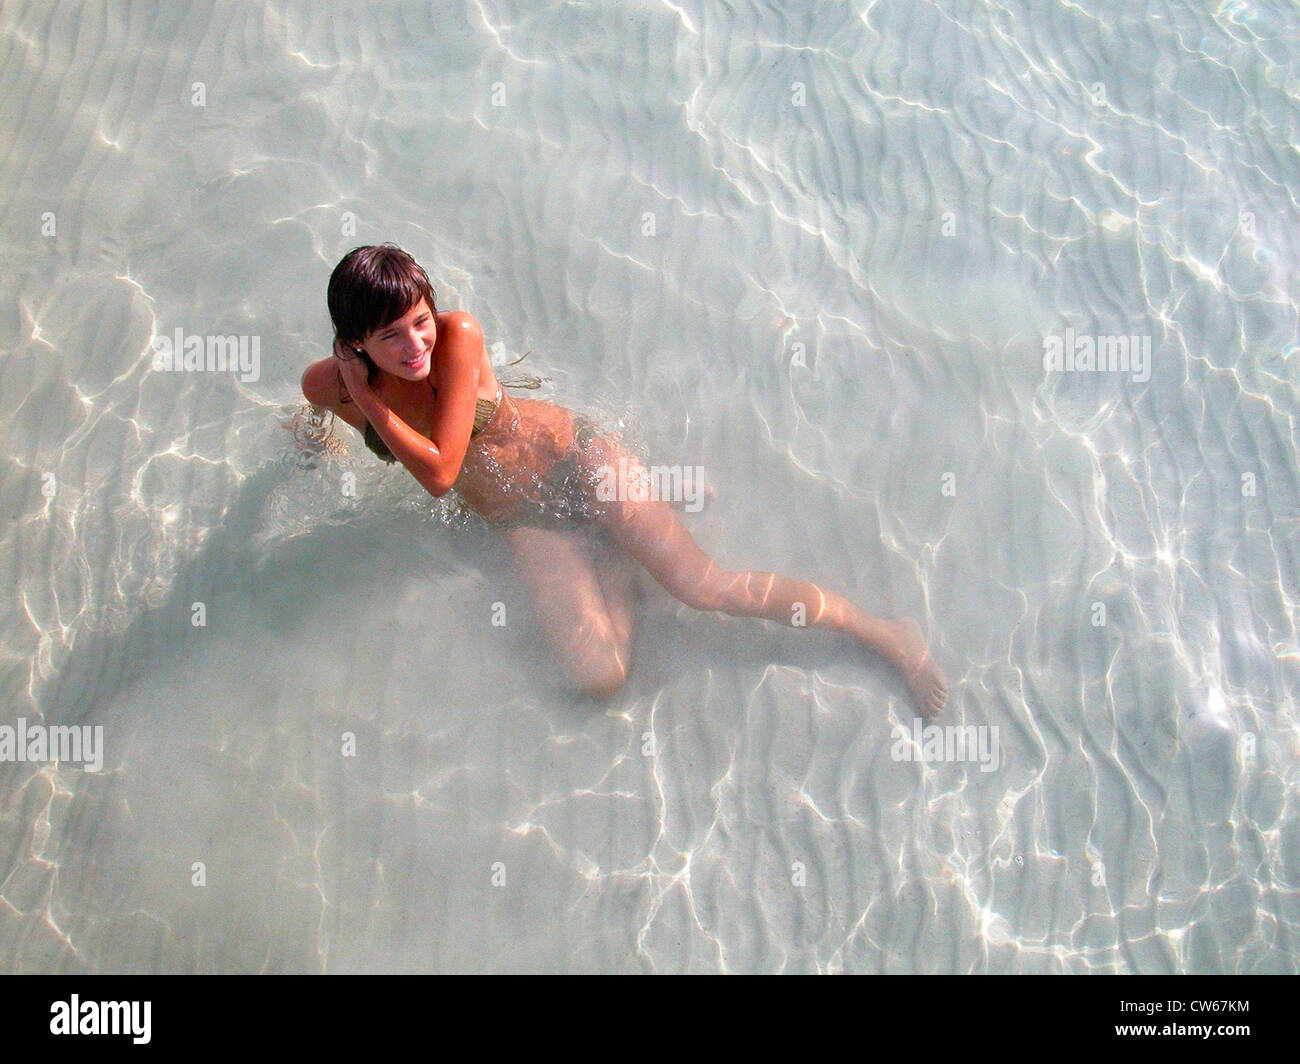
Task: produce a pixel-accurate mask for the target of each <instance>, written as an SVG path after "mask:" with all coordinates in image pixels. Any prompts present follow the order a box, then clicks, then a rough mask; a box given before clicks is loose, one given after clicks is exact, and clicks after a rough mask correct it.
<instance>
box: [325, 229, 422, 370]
mask: <svg viewBox="0 0 1300 1064" xmlns="http://www.w3.org/2000/svg"><path fill="white" fill-rule="evenodd" d="M421 299H425V300H427V301H428V303H429V311H430V312H431V313H432V314H434V315H436V314H437V313H438V305H437V303H436V301H435V299H434V294H433V286H432V285H431V284H430V283H429V275H428V274H427V273H425V272H424V270H423V268H422V267H421V266H420V264H419V263H418V262H416V261H415V259H413V258H411V256H410V255H408V254H407V253H406V252H405V251H403V250H402V249H401V248H399V247H398V246H397V245H396V244H370V245H367V246H365V247H359V248H353V249H352V250H351V251H349V252H348V253H347V254H346V255H344V256H343V258H342V259H341V260H340V261H339V264H338V265H337V266H335V267H334V272H333V273H332V274H330V283H329V291H328V293H327V294H326V300H327V302H328V303H329V310H330V321H332V322H333V323H334V335H335V336H336V337H337V338H338V339H340V340H342V341H343V343H345V344H346V345H347V346H348V347H350V348H352V349H353V350H354V351H356V353H357V357H358V358H360V359H361V361H362V362H364V363H365V364H366V368H367V369H368V370H369V373H370V380H371V381H372V382H373V381H374V379H375V376H376V374H378V372H379V367H378V366H376V365H375V363H374V361H373V360H372V359H371V358H370V356H369V355H367V354H366V353H365V352H364V351H362V350H360V347H361V343H362V341H364V340H365V338H366V337H367V336H369V335H370V334H371V333H372V332H374V331H375V330H376V329H381V328H383V327H384V326H385V325H388V324H389V323H391V322H394V321H396V320H397V319H398V318H400V317H401V316H402V315H403V314H405V313H406V312H407V311H408V310H410V309H411V308H412V307H413V306H415V304H416V303H418V302H419V301H420V300H421Z"/></svg>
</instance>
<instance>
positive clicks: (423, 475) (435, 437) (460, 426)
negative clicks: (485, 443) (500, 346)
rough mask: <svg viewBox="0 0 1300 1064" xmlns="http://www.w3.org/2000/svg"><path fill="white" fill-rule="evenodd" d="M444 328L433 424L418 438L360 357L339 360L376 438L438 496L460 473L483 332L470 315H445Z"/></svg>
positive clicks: (437, 349) (435, 370)
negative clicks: (374, 385) (379, 389)
mask: <svg viewBox="0 0 1300 1064" xmlns="http://www.w3.org/2000/svg"><path fill="white" fill-rule="evenodd" d="M444 328H445V332H444V333H443V335H440V336H439V337H438V341H437V343H436V344H435V345H434V351H433V366H432V367H431V368H430V372H431V373H432V374H433V375H434V377H435V378H436V379H437V381H438V394H437V397H436V399H435V400H434V404H433V428H432V429H431V430H430V431H429V438H427V439H426V438H425V437H424V436H421V435H420V434H419V433H418V432H416V431H415V429H413V428H411V426H410V425H408V424H407V423H406V422H405V421H403V420H402V419H401V418H400V417H398V416H397V415H396V414H395V413H393V411H392V409H391V408H390V407H389V406H388V405H387V404H386V403H385V402H384V401H383V399H382V398H380V397H379V396H378V395H377V394H376V393H375V392H374V391H373V390H372V389H371V387H370V385H369V383H368V382H367V379H366V368H365V366H364V365H363V364H362V362H361V360H360V359H356V358H353V359H340V360H339V361H340V368H341V372H342V374H343V380H344V383H345V384H346V385H347V389H348V391H349V392H350V393H351V395H352V398H353V400H354V401H355V403H356V405H357V406H358V407H359V408H360V409H361V412H362V413H363V414H364V415H365V416H366V420H367V421H369V422H370V424H372V425H374V426H375V431H376V432H378V433H379V437H380V439H382V440H383V441H384V443H386V444H387V445H388V449H389V450H390V451H392V452H393V457H395V458H396V459H397V460H398V461H399V462H401V463H402V465H404V466H405V467H406V469H407V471H408V472H410V474H411V475H412V476H413V477H415V479H416V481H417V482H419V484H420V486H421V487H423V488H424V489H425V491H427V492H428V493H429V494H430V495H433V496H435V497H436V496H442V495H445V494H446V493H447V492H448V491H450V490H451V488H452V485H453V484H455V483H456V479H457V478H458V477H459V476H460V467H461V464H462V463H463V462H464V461H465V452H466V450H467V449H468V448H469V437H470V431H471V429H473V427H474V405H475V399H476V398H477V396H478V375H479V365H480V358H481V356H482V353H483V332H482V330H481V329H480V328H479V325H478V322H477V321H475V320H474V318H473V316H472V315H470V314H466V313H464V312H459V311H458V312H456V313H454V314H449V315H448V316H447V321H446V323H445V325H444Z"/></svg>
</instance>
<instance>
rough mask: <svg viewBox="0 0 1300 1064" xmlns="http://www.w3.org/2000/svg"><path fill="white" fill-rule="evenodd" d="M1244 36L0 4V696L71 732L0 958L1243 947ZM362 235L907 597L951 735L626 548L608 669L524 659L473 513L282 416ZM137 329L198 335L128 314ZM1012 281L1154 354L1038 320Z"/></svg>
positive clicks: (192, 962)
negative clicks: (84, 731) (1092, 353)
mask: <svg viewBox="0 0 1300 1064" xmlns="http://www.w3.org/2000/svg"><path fill="white" fill-rule="evenodd" d="M1298 43H1300V42H1298V41H1297V33H1296V21H1295V17H1294V11H1293V10H1292V9H1291V8H1290V6H1289V5H1288V4H1285V3H1282V2H1277V3H1247V2H1242V0H1233V2H1224V3H1218V4H1216V3H1213V2H1210V3H1205V4H1201V3H1160V2H1151V3H1144V4H1136V5H1135V4H1129V3H1122V2H1120V0H1081V2H1079V3H1061V4H1057V3H1050V4H1048V3H1038V2H1037V0H1033V2H1030V0H1021V2H1014V0H1005V2H991V0H969V2H962V0H941V2H938V3H918V2H914V0H858V2H850V3H830V2H825V3H799V4H794V3H789V4H786V3H763V4H754V3H750V2H739V3H722V2H718V0H696V2H691V0H682V2H680V3H669V2H667V0H662V2H653V0H645V2H628V3H614V2H595V3H546V4H535V3H530V2H524V0H518V2H514V3H507V2H496V0H471V2H469V3H465V4H461V3H446V4H443V3H440V4H429V3H384V4H370V3H357V4H330V5H328V6H326V5H319V4H313V3H307V2H301V3H285V2H281V3H267V4H262V5H253V4H242V3H204V2H197V3H194V4H184V5H178V4H166V3H147V2H139V3H128V2H112V3H104V4H101V3H76V2H69V3H59V4H57V5H52V4H48V3H44V2H33V3H25V2H12V0H10V2H4V3H0V197H2V199H0V249H2V251H3V254H0V289H2V291H3V295H2V296H0V379H2V380H3V387H0V433H2V434H3V442H4V454H5V460H4V462H3V465H2V466H0V504H2V508H0V515H2V520H0V537H2V539H3V543H2V544H0V578H3V580H4V581H5V583H6V585H7V586H10V587H11V588H12V592H13V593H12V594H11V595H8V596H6V598H5V601H4V609H3V611H0V654H2V655H3V669H2V670H0V685H2V688H3V692H2V693H3V699H2V701H0V714H3V716H2V717H0V725H2V726H6V727H17V725H18V721H19V720H20V719H21V720H23V721H24V722H25V724H26V725H59V724H61V725H72V724H76V725H88V726H93V727H102V728H103V733H102V734H103V756H104V765H103V769H102V771H99V772H90V771H85V770H84V769H83V767H82V766H80V765H78V764H75V763H69V762H67V761H65V762H63V763H48V762H46V763H38V764H32V763H28V762H25V761H10V762H7V763H3V764H0V970H5V971H11V972H114V971H140V972H145V971H154V972H243V971H268V972H315V971H324V972H371V971H446V970H456V971H463V970H469V971H554V970H559V971H602V972H606V971H618V972H622V971H655V972H689V971H702V972H708V971H724V970H725V971H736V972H776V971H829V972H834V971H852V972H1089V971H1095V972H1148V973H1149V972H1295V971H1297V969H1298V968H1300V962H1298V960H1297V957H1298V954H1300V949H1298V944H1297V938H1296V936H1297V930H1298V924H1300V894H1298V890H1300V816H1298V815H1297V814H1298V812H1300V810H1298V808H1297V806H1298V798H1297V786H1296V785H1297V776H1298V772H1297V761H1298V759H1300V721H1298V719H1297V709H1298V707H1297V695H1296V692H1297V682H1296V681H1297V672H1298V666H1300V641H1298V639H1297V596H1298V595H1300V566H1298V565H1297V547H1296V544H1297V532H1300V477H1298V476H1297V427H1296V411H1297V409H1298V404H1297V397H1296V393H1297V387H1298V384H1300V370H1298V369H1297V364H1298V363H1297V358H1296V352H1297V347H1296V345H1297V342H1298V341H1297V302H1296V296H1295V290H1294V286H1293V284H1292V283H1291V281H1292V278H1293V277H1294V276H1295V275H1296V268H1297V265H1298V264H1300V227H1298V226H1297V224H1296V223H1297V190H1298V189H1300V158H1298V157H1297V151H1296V147H1295V145H1296V144H1297V143H1300V108H1298V107H1297V100H1298V99H1300V68H1298V66H1297V45H1298ZM381 240H393V241H396V242H398V243H400V244H402V245H403V246H405V247H406V248H408V249H409V250H410V251H411V252H412V253H413V254H415V256H416V257H417V258H418V259H419V260H420V261H421V262H422V263H423V264H424V265H425V267H426V268H427V269H428V271H429V273H430V275H431V276H432V278H433V279H434V284H435V287H436V289H437V292H438V298H439V304H440V307H442V308H443V309H450V308H455V307H461V308H464V309H467V310H470V311H471V312H472V313H474V314H475V315H476V316H477V317H478V318H479V320H480V321H481V322H482V323H483V327H484V331H485V333H486V335H487V337H488V340H489V343H490V344H492V345H495V346H494V348H493V349H494V352H495V356H494V357H496V358H497V359H498V360H499V361H500V362H502V363H505V362H508V361H512V360H513V359H515V358H517V357H518V356H519V355H520V354H523V353H524V352H526V351H530V352H531V354H530V355H529V358H528V359H527V360H526V361H525V362H524V363H523V364H522V365H521V366H520V367H518V368H519V369H523V370H526V371H528V372H532V373H536V374H538V375H541V376H543V377H546V378H548V380H547V381H546V383H545V384H544V386H543V388H542V389H541V390H540V391H539V392H536V393H523V394H525V395H534V396H539V397H543V398H551V399H554V400H555V401H557V402H561V403H564V404H566V405H570V406H573V407H575V408H578V409H582V410H585V411H588V412H593V413H596V414H598V415H600V416H602V417H605V418H609V419H611V420H615V421H618V420H621V421H622V422H623V424H624V427H625V429H626V431H627V432H628V434H629V437H630V438H633V439H635V440H636V441H638V443H639V444H641V445H642V446H644V448H645V449H646V450H647V452H648V453H649V454H651V455H652V456H654V457H655V458H656V459H657V460H658V461H660V462H663V463H670V464H683V465H688V464H689V465H699V466H702V467H703V468H704V470H705V474H706V479H707V480H708V482H709V483H710V484H711V485H712V486H713V487H714V489H715V491H716V493H717V498H716V499H715V500H714V501H713V502H711V503H709V504H708V505H707V506H706V507H705V508H704V510H703V511H702V512H700V513H698V514H686V515H684V518H683V519H684V520H685V521H686V523H687V524H688V526H689V527H690V529H691V531H692V533H693V534H694V535H695V537H696V539H697V540H698V541H699V542H700V543H701V544H702V545H703V546H704V547H705V548H706V549H707V550H709V551H710V552H711V553H713V554H715V555H716V556H717V558H718V559H719V560H720V561H721V562H722V564H724V565H726V566H728V567H730V568H737V567H754V568H759V569H777V570H780V571H783V572H787V573H791V574H793V575H796V576H801V577H806V578H809V579H815V580H819V581H821V582H824V583H826V584H827V585H829V586H831V587H834V588H836V589H839V590H841V591H843V592H845V593H846V594H849V595H850V596H851V597H853V598H854V599H855V600H856V601H858V602H860V603H861V604H862V605H864V606H865V607H867V608H869V609H871V610H873V611H874V612H878V613H882V614H886V615H890V614H900V613H910V614H912V615H914V616H916V617H918V618H920V619H921V621H922V623H923V624H924V625H925V626H926V628H927V629H928V631H929V632H930V633H931V636H932V640H933V645H934V648H935V652H936V654H937V655H938V657H939V660H940V661H941V663H942V665H943V666H944V668H945V670H946V671H947V673H948V676H949V680H950V681H951V684H952V688H953V693H952V697H951V701H950V704H949V707H948V709H947V710H946V711H945V714H944V716H943V717H942V718H941V720H940V723H941V724H946V725H963V726H971V727H973V728H976V729H986V730H985V731H982V732H979V733H978V734H981V735H983V736H986V737H989V736H992V734H993V733H992V729H993V728H995V727H996V728H997V735H996V744H995V745H996V750H997V763H996V767H995V768H993V770H991V771H983V770H982V768H981V766H980V765H978V764H976V763H973V762H972V761H970V760H965V761H958V760H951V759H950V760H934V759H932V760H929V761H922V762H918V761H917V760H916V759H915V758H910V757H905V756H904V755H910V754H915V753H919V752H922V751H921V750H920V749H919V748H918V747H917V746H916V745H915V743H914V742H913V741H912V740H909V739H904V738H901V737H902V736H904V735H909V736H914V732H913V731H912V729H913V721H914V718H913V715H912V709H911V706H910V703H909V701H908V699H907V693H906V690H905V688H904V687H903V685H902V683H901V682H900V681H899V679H898V678H897V677H896V676H895V675H894V674H893V673H892V671H891V670H890V669H889V668H888V667H887V666H885V665H884V664H883V663H881V662H879V661H876V660H874V659H871V658H869V657H866V656H864V655H863V654H861V653H858V652H856V651H854V650H853V649H852V648H851V647H848V646H846V645H845V644H843V643H842V642H840V641H838V640H836V639H833V638H830V637H826V636H823V635H821V634H819V633H813V634H808V633H803V632H797V631H792V630H786V629H781V628H778V627H776V626H774V625H768V624H763V623H759V622H752V621H741V620H735V619H731V618H727V617H723V616H719V615H712V614H700V613H695V612H693V611H691V610H689V609H687V608H685V607H683V606H680V605H678V604H677V603H676V602H674V601H673V600H672V599H670V598H669V597H668V596H666V595H665V594H664V593H663V592H662V591H660V590H659V589H657V588H656V587H654V586H653V585H652V584H651V583H650V582H649V581H648V580H647V581H646V598H645V601H644V603H643V606H642V609H641V614H640V618H639V623H640V627H639V631H638V634H637V637H636V642H635V646H634V671H633V674H632V677H631V679H630V681H629V683H628V685H627V687H626V689H625V690H624V691H623V692H622V693H620V694H619V695H618V696H617V697H616V698H614V699H613V700H612V701H611V702H610V703H609V704H608V705H607V706H601V705H597V704H595V703H590V702H583V701H581V700H575V699H574V698H572V697H571V696H569V695H568V694H566V692H565V691H564V689H563V688H562V686H561V685H560V682H559V678H558V676H557V674H556V670H555V668H554V666H553V665H552V664H551V662H550V660H549V658H548V655H547V652H546V650H545V648H544V647H543V646H542V645H541V643H540V640H539V637H538V635H537V633H536V631H535V629H534V627H533V625H532V623H531V621H530V619H529V614H528V606H527V603H526V600H525V598H524V596H523V592H522V589H521V588H520V586H519V584H518V582H517V580H516V579H515V578H514V576H513V575H512V573H511V571H510V565H509V559H508V556H507V554H506V552H505V549H504V547H503V545H502V543H501V542H500V540H499V538H497V537H495V536H494V535H493V533H491V532H490V531H489V530H487V529H486V528H485V527H484V526H483V525H482V524H481V523H479V522H477V521H476V520H475V519H473V518H469V517H466V516H465V515H464V514H463V513H461V512H460V511H459V510H458V509H457V507H456V506H455V504H454V501H452V499H451V497H450V496H449V497H448V498H447V499H445V500H441V501H437V500H433V499H431V498H429V497H428V496H425V495H423V493H422V492H421V490H420V489H419V488H418V487H417V486H415V485H414V483H413V482H411V481H410V478H409V477H408V476H406V475H405V474H404V473H403V472H402V471H401V470H400V468H390V467H388V466H384V465H382V464H381V463H379V462H378V461H377V460H375V459H374V458H373V457H372V456H370V455H369V453H368V452H366V451H365V450H364V448H362V447H361V445H360V442H359V439H358V438H357V437H356V436H355V434H351V433H350V430H347V429H346V428H343V429H341V431H343V432H347V433H348V434H349V435H348V436H347V437H346V442H347V451H348V453H347V454H341V455H328V456H324V457H320V458H310V456H309V458H310V460H305V459H304V458H303V456H302V455H300V454H299V453H298V452H297V451H296V449H295V445H294V439H293V436H292V434H291V433H289V432H288V431H286V430H285V428H284V427H283V423H284V422H285V421H286V420H287V419H288V418H289V417H290V415H291V414H292V413H293V411H294V409H295V408H296V406H297V404H298V400H299V394H298V390H297V389H298V378H299V376H300V374H301V372H302V370H303V368H304V367H305V366H306V364H307V363H308V362H309V361H311V360H312V359H315V358H319V357H323V355H324V354H326V353H327V352H328V341H329V325H328V318H327V315H326V311H325V299H324V293H325V283H326V280H327V278H328V275H329V271H330V269H331V268H332V267H333V265H334V263H335V262H336V261H337V260H338V259H339V258H340V257H341V256H342V254H343V253H344V252H345V251H346V250H348V249H349V248H350V247H352V246H355V245H357V244H361V243H372V242H377V241H381ZM178 329H180V330H182V334H183V335H186V336H211V335H220V336H228V335H230V336H245V337H248V338H250V340H251V338H256V340H257V343H258V350H259V355H260V365H259V372H258V373H257V375H256V377H255V379H250V380H241V379H239V378H238V377H237V376H235V375H232V374H230V373H208V372H189V373H186V372H182V373H166V372H161V371H156V370H155V369H154V368H153V364H152V358H153V354H154V347H153V344H152V341H153V339H154V337H156V336H157V337H171V336H174V335H175V332H176V330H178ZM1067 330H1073V333H1071V334H1069V335H1072V336H1080V335H1084V336H1088V337H1092V338H1094V339H1096V340H1098V342H1100V340H1099V339H1098V338H1102V337H1114V336H1134V337H1138V338H1139V343H1138V350H1141V349H1142V346H1141V338H1143V337H1145V338H1147V342H1148V343H1149V352H1150V359H1149V365H1147V366H1146V367H1145V368H1146V370H1148V371H1149V372H1136V371H1134V369H1133V367H1130V371H1129V372H1127V373H1126V372H1095V371H1093V372H1088V371H1085V370H1080V369H1077V368H1076V369H1074V370H1062V371H1056V370H1054V369H1049V368H1048V367H1046V366H1045V364H1044V352H1045V345H1047V344H1049V343H1050V338H1051V337H1060V338H1064V337H1066V336H1067ZM348 490H350V491H351V494H348ZM196 604H200V605H201V609H196ZM498 604H500V605H498ZM502 613H504V619H505V624H503V625H494V624H493V623H492V620H493V617H494V616H496V617H500V616H502ZM200 614H201V616H200ZM196 619H197V620H202V621H203V623H202V624H201V625H197V624H196V623H195V621H196ZM971 734H976V733H971ZM200 881H201V882H202V885H198V884H199V882H200Z"/></svg>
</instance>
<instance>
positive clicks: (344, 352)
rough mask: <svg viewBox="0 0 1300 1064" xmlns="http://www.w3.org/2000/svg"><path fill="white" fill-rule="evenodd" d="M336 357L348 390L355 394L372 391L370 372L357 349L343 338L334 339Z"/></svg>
mask: <svg viewBox="0 0 1300 1064" xmlns="http://www.w3.org/2000/svg"><path fill="white" fill-rule="evenodd" d="M334 357H335V358H337V359H338V362H339V373H340V375H341V376H342V377H343V383H344V385H345V386H346V387H347V390H348V392H349V393H350V394H351V395H353V396H357V395H365V394H366V393H368V392H369V391H370V372H369V370H367V369H366V364H365V363H364V362H362V361H361V358H360V357H359V356H358V355H357V353H356V351H355V350H353V349H352V348H350V347H349V346H348V345H347V344H345V343H344V342H343V341H342V340H338V339H336V340H335V341H334Z"/></svg>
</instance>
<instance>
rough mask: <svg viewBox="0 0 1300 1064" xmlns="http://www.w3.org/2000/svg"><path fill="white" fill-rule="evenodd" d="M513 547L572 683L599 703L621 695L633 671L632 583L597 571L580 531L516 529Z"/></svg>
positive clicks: (619, 574)
mask: <svg viewBox="0 0 1300 1064" xmlns="http://www.w3.org/2000/svg"><path fill="white" fill-rule="evenodd" d="M506 540H507V542H508V543H509V544H510V548H511V550H512V551H513V553H514V556H515V561H516V563H517V565H518V568H519V573H520V576H521V578H522V579H523V582H524V584H525V586H526V587H527V588H528V590H529V594H530V597H531V599H532V604H533V609H534V612H535V614H536V616H537V621H538V624H540V625H541V628H542V634H543V635H544V636H545V637H546V641H547V643H548V644H550V646H551V647H552V649H553V650H554V651H555V653H556V656H557V657H558V658H559V661H560V665H561V668H562V669H563V670H564V674H565V677H566V679H567V680H568V681H569V683H570V684H572V685H573V687H574V688H576V689H577V690H579V691H581V692H582V693H583V694H586V695H590V696H591V697H593V698H608V697H610V696H611V695H614V694H615V693H617V692H618V691H619V689H620V688H622V686H623V684H624V683H625V682H626V680H627V674H628V669H629V667H630V665H631V656H630V649H631V642H632V624H633V599H632V595H631V593H630V586H631V585H630V582H629V580H628V577H627V575H626V574H625V573H624V572H623V571H622V570H621V569H620V568H619V567H617V566H615V567H613V568H612V569H609V570H608V571H605V570H606V569H607V567H606V566H604V565H600V566H598V565H597V559H596V558H595V557H594V556H593V547H592V544H591V543H590V542H589V541H588V539H587V538H586V537H584V536H583V535H581V534H580V533H578V532H576V531H575V532H570V531H556V530H552V529H541V528H512V529H509V530H508V531H507V532H506Z"/></svg>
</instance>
